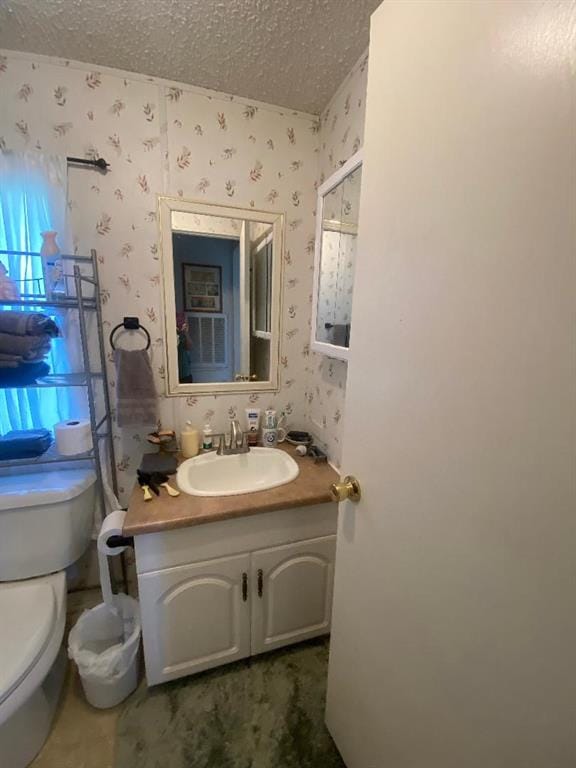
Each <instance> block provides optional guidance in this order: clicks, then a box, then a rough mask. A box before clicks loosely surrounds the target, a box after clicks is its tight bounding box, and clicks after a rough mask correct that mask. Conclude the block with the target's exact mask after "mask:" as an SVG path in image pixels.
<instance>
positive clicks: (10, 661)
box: [0, 469, 96, 768]
mask: <svg viewBox="0 0 576 768" xmlns="http://www.w3.org/2000/svg"><path fill="white" fill-rule="evenodd" d="M95 481H96V475H95V473H94V471H93V470H91V469H72V470H58V471H53V472H42V473H40V472H39V473H35V474H22V475H10V476H7V477H0V766H2V768H4V766H6V768H25V766H27V765H28V764H29V763H30V762H31V761H32V760H33V759H34V757H35V756H36V755H37V754H38V752H39V751H40V749H41V748H42V745H43V744H44V742H45V741H46V738H47V737H48V734H49V732H50V727H51V724H52V719H53V716H54V713H55V711H56V706H57V704H58V699H59V695H60V691H61V688H62V682H63V680H64V672H65V668H66V656H65V651H64V648H63V646H62V638H63V636H64V626H65V621H66V574H65V571H64V569H65V568H67V567H68V566H69V565H71V564H72V563H74V562H75V561H76V560H78V559H79V558H80V557H81V555H82V554H83V553H84V552H85V551H86V549H87V547H88V545H89V544H90V538H91V534H92V523H93V515H94V504H95Z"/></svg>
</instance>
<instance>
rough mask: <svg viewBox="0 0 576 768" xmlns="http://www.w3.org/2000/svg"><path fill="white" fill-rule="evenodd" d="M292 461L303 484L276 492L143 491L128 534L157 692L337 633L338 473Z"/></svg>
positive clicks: (134, 502) (135, 500)
mask: <svg viewBox="0 0 576 768" xmlns="http://www.w3.org/2000/svg"><path fill="white" fill-rule="evenodd" d="M286 450H289V451H290V453H291V455H294V453H293V451H292V450H291V449H286ZM294 458H295V460H296V461H297V462H298V465H299V468H300V473H299V475H298V477H297V478H296V480H294V481H292V482H290V483H288V484H286V485H283V486H280V487H276V488H272V489H270V490H268V491H260V492H258V493H248V494H242V495H238V496H222V497H198V496H189V495H187V494H184V493H182V494H181V495H180V496H178V497H176V498H171V497H169V496H167V495H165V494H164V492H162V491H161V494H162V495H161V496H160V497H159V498H156V497H155V498H154V500H153V501H151V502H144V501H143V498H142V491H141V489H140V488H136V489H135V490H134V492H133V495H132V498H131V501H130V505H129V509H128V513H127V516H126V522H125V526H124V533H125V535H127V536H134V542H135V552H136V571H137V575H138V589H139V599H140V607H141V612H142V633H143V640H144V657H145V662H146V678H147V681H148V685H156V684H158V683H163V682H166V681H168V680H174V679H175V678H178V677H183V676H185V675H190V674H194V673H196V672H200V671H202V670H205V669H210V668H211V667H216V666H219V665H221V664H227V663H229V662H232V661H237V660H239V659H244V658H247V657H249V656H253V655H256V654H259V653H263V652H265V651H269V650H273V649H275V648H280V647H282V646H285V645H290V644H292V643H296V642H299V641H301V640H307V639H309V638H312V637H316V636H319V635H323V634H326V633H328V632H329V630H330V619H331V606H332V586H333V575H334V556H335V549H336V517H337V510H338V506H337V504H335V503H334V502H332V501H331V497H330V492H329V488H330V485H331V483H333V482H334V481H335V480H337V475H336V473H335V472H334V470H332V469H331V468H330V467H329V466H328V465H326V464H324V465H317V464H314V463H313V461H312V459H310V458H309V457H304V458H300V457H299V456H296V455H294Z"/></svg>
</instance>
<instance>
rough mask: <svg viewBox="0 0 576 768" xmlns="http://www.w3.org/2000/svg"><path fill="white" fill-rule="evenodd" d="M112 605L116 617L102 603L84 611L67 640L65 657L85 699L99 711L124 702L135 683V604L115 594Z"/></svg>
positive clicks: (137, 645)
mask: <svg viewBox="0 0 576 768" xmlns="http://www.w3.org/2000/svg"><path fill="white" fill-rule="evenodd" d="M114 603H115V607H116V608H117V609H118V613H117V614H115V613H113V612H112V611H111V610H110V608H109V607H108V606H107V605H106V603H100V605H97V606H96V607H95V608H91V609H90V610H87V611H84V613H83V614H82V615H81V616H80V618H79V619H78V621H77V622H76V624H75V625H74V627H73V628H72V629H71V630H70V634H69V636H68V656H69V657H70V658H71V659H73V660H74V661H75V662H76V664H77V666H78V672H79V673H80V678H81V680H82V686H83V688H84V693H85V694H86V698H87V699H88V701H89V702H90V703H91V704H93V705H94V706H96V707H100V708H105V707H111V706H114V705H115V704H117V703H119V702H120V701H122V700H123V699H125V698H126V696H128V695H129V694H130V693H132V691H133V690H134V689H135V687H136V685H137V681H138V669H137V667H138V651H139V648H140V634H141V623H140V608H139V605H138V601H137V600H134V598H132V597H129V596H128V595H123V594H119V595H115V596H114Z"/></svg>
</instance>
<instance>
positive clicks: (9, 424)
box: [0, 151, 77, 434]
mask: <svg viewBox="0 0 576 768" xmlns="http://www.w3.org/2000/svg"><path fill="white" fill-rule="evenodd" d="M67 198H68V168H67V162H66V158H65V157H63V156H60V155H47V154H44V153H41V152H37V151H27V152H8V151H1V152H0V250H8V251H28V252H32V253H38V252H39V251H40V248H41V247H42V237H41V234H40V233H41V232H44V231H47V230H55V231H56V232H57V233H58V235H57V241H58V244H59V246H60V250H61V252H62V253H70V238H69V233H68V227H67V210H68V209H67ZM0 262H2V263H3V264H4V266H5V267H6V268H7V270H8V274H9V276H10V278H11V279H12V280H14V281H16V283H17V284H18V286H19V288H20V290H21V292H26V293H38V294H42V293H44V284H43V276H42V264H41V259H40V257H39V256H19V255H4V254H0ZM14 309H18V307H14ZM31 309H32V311H39V312H44V313H45V314H49V315H50V316H52V317H53V318H54V319H55V320H56V322H57V323H58V325H59V326H60V328H61V329H62V330H64V329H65V328H66V326H67V325H68V318H67V316H66V311H64V312H62V311H55V310H54V309H50V308H42V307H41V306H39V307H37V308H36V307H35V308H31ZM47 362H48V363H49V364H50V367H51V370H52V372H54V373H67V372H69V371H70V363H69V356H68V353H67V350H66V342H65V339H54V340H53V342H52V352H51V353H50V357H49V358H48V359H47ZM72 395H73V390H71V389H65V388H60V389H52V388H46V389H35V388H30V389H24V388H21V389H15V388H11V389H1V390H0V433H1V434H4V433H6V432H8V431H9V430H12V429H31V428H38V427H47V428H48V429H51V428H52V427H53V425H54V424H56V423H57V422H58V421H62V420H63V419H68V418H70V416H71V415H72V414H71V413H70V410H71V404H72V403H73V402H74V401H75V400H76V397H72ZM76 415H77V414H76Z"/></svg>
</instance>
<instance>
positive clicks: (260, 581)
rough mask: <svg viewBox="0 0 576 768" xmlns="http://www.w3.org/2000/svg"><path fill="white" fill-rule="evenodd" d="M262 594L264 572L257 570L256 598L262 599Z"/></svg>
mask: <svg viewBox="0 0 576 768" xmlns="http://www.w3.org/2000/svg"><path fill="white" fill-rule="evenodd" d="M263 592H264V571H263V570H262V568H258V597H262V593H263Z"/></svg>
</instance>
